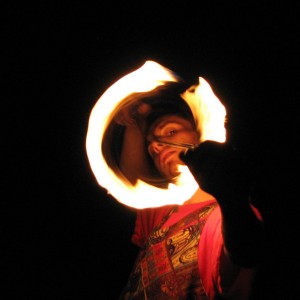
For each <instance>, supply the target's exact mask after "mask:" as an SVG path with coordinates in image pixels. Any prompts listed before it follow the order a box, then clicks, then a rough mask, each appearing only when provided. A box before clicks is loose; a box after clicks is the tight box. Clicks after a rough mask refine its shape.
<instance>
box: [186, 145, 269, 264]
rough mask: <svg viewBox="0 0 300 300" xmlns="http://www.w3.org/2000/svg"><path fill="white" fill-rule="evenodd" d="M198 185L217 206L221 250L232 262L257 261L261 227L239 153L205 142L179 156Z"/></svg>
mask: <svg viewBox="0 0 300 300" xmlns="http://www.w3.org/2000/svg"><path fill="white" fill-rule="evenodd" d="M181 158H182V160H183V161H184V162H185V163H186V164H187V166H188V167H189V169H190V171H191V173H192V174H193V176H194V177H195V180H196V181H197V182H198V184H199V186H200V187H201V188H202V189H203V190H205V191H206V192H208V193H210V194H212V195H213V196H214V197H215V198H216V200H217V202H218V204H219V207H220V210H221V216H222V225H221V226H222V228H221V229H222V235H223V240H224V253H225V255H226V257H227V258H229V259H230V261H231V262H233V263H234V264H235V265H238V266H241V267H245V268H251V267H255V266H256V265H257V264H259V262H260V258H261V254H262V251H263V241H264V229H263V226H262V222H261V221H260V220H259V219H258V218H257V216H256V214H255V213H254V211H253V209H252V207H251V204H250V200H249V173H248V171H247V168H246V164H245V163H244V160H243V159H242V157H241V156H240V154H239V153H238V152H237V151H235V150H234V149H233V148H232V147H230V146H229V145H227V144H222V143H218V142H213V141H206V142H204V143H202V144H200V146H199V147H198V148H197V149H195V150H194V151H191V150H189V151H188V152H187V153H186V154H185V155H184V154H182V155H181Z"/></svg>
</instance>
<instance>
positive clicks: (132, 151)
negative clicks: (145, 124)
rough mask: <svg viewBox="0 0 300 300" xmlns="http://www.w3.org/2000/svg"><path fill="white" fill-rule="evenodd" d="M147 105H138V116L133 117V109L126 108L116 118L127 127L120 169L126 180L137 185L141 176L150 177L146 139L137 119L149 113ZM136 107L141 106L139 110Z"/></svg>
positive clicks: (116, 120) (117, 121)
mask: <svg viewBox="0 0 300 300" xmlns="http://www.w3.org/2000/svg"><path fill="white" fill-rule="evenodd" d="M145 105H146V104H136V105H135V107H134V110H135V111H136V114H137V115H135V116H134V117H133V116H132V113H131V111H132V110H133V108H132V107H127V108H124V109H123V110H122V111H121V112H120V113H119V114H118V115H117V116H116V118H115V122H116V123H118V124H119V125H122V126H124V127H125V132H124V136H123V143H122V151H121V157H120V169H121V171H122V172H123V174H124V175H125V176H126V178H127V179H128V180H129V181H130V182H131V183H132V184H136V181H137V180H138V178H141V175H143V176H147V175H148V172H149V170H148V164H147V163H146V162H147V157H146V151H145V137H144V136H143V133H142V130H141V128H140V126H139V125H138V122H137V118H140V119H141V118H143V117H145V116H146V114H147V113H148V112H149V109H150V108H149V107H148V106H147V105H146V106H145ZM136 106H139V107H138V109H137V108H136Z"/></svg>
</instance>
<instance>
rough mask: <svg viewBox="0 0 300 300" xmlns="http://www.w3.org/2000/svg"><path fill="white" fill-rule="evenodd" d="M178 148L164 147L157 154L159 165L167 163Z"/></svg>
mask: <svg viewBox="0 0 300 300" xmlns="http://www.w3.org/2000/svg"><path fill="white" fill-rule="evenodd" d="M178 153H179V152H178V150H177V151H176V150H174V149H164V150H163V151H162V152H161V153H160V155H159V161H160V164H161V165H165V164H167V163H168V162H169V161H170V160H171V159H173V156H174V155H177V154H178Z"/></svg>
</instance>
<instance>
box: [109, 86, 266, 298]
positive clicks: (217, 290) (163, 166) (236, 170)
mask: <svg viewBox="0 0 300 300" xmlns="http://www.w3.org/2000/svg"><path fill="white" fill-rule="evenodd" d="M180 89H182V85H181V83H173V84H171V85H170V87H165V88H164V89H163V91H162V92H158V93H156V94H155V95H154V96H153V97H150V98H151V99H150V98H145V99H143V98H141V99H140V100H139V101H137V102H135V103H133V104H132V105H127V106H126V107H124V108H123V109H121V110H120V111H119V113H118V114H116V116H115V118H114V121H115V126H116V127H117V128H119V130H121V131H122V134H121V135H119V137H120V138H121V142H118V147H120V149H121V151H119V153H118V154H117V157H118V159H117V165H118V166H119V168H120V171H121V173H122V174H123V176H124V177H125V178H127V179H128V181H129V182H131V184H133V185H134V184H135V183H136V182H137V180H138V179H140V178H142V179H143V180H144V181H146V182H149V183H150V184H153V185H155V186H158V187H161V188H164V187H165V186H167V185H168V184H169V183H176V180H177V178H178V175H179V174H180V168H179V166H182V165H186V166H187V167H188V168H189V170H190V172H191V174H192V175H193V177H194V179H195V180H196V182H197V183H198V185H199V188H198V189H197V191H196V192H195V194H194V195H193V196H192V197H191V198H190V199H188V200H187V201H186V202H184V203H183V204H182V205H164V206H162V207H155V208H145V209H138V210H137V219H136V225H135V230H134V234H133V236H132V242H133V243H134V244H135V245H137V246H138V247H140V252H139V255H138V257H137V259H136V262H135V264H134V267H133V269H132V273H131V275H130V277H129V280H128V283H127V285H125V288H124V290H123V292H122V294H121V296H120V299H219V298H220V297H223V298H224V299H239V300H241V299H249V298H250V296H251V292H252V289H253V282H254V279H255V275H256V273H257V268H258V267H259V265H260V263H261V257H262V252H263V240H264V229H263V221H262V217H261V214H260V212H259V211H258V210H257V209H256V208H255V207H254V206H253V205H252V204H251V201H250V194H251V193H250V189H249V188H250V181H249V176H248V175H249V174H248V170H247V167H246V163H245V162H244V160H243V158H242V156H241V155H240V154H239V153H238V152H237V151H236V150H235V149H234V148H233V147H231V146H230V145H229V144H228V143H227V142H225V143H220V142H216V141H212V140H207V141H204V142H202V143H200V145H198V141H199V135H201V132H198V130H197V128H196V125H195V122H194V118H193V114H192V112H191V111H190V108H189V106H188V105H187V104H186V102H185V101H183V99H182V98H181V96H180V95H181V94H182V91H181V90H180ZM153 99H154V100H153ZM150 100H151V101H150ZM104 152H105V151H104ZM141 201H143V199H141ZM223 298H222V299H223Z"/></svg>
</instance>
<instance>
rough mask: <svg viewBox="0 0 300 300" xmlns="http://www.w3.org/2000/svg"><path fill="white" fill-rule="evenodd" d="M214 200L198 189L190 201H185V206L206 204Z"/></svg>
mask: <svg viewBox="0 0 300 300" xmlns="http://www.w3.org/2000/svg"><path fill="white" fill-rule="evenodd" d="M212 199H214V196H212V195H211V194H209V193H207V192H205V191H203V190H201V188H198V189H197V191H196V192H195V194H194V195H193V196H192V197H191V198H190V199H189V200H187V201H185V202H184V203H183V205H185V204H191V203H199V202H204V201H208V200H212Z"/></svg>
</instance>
